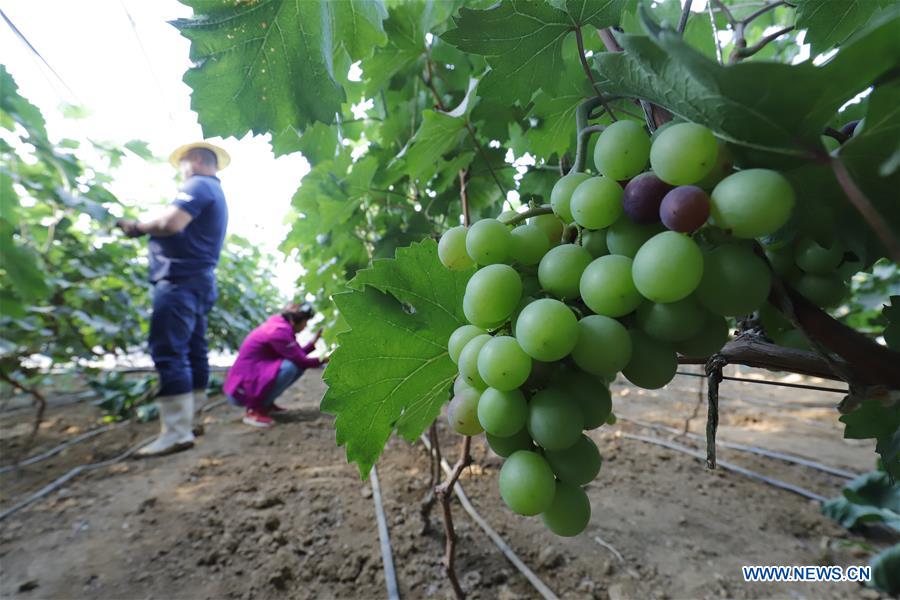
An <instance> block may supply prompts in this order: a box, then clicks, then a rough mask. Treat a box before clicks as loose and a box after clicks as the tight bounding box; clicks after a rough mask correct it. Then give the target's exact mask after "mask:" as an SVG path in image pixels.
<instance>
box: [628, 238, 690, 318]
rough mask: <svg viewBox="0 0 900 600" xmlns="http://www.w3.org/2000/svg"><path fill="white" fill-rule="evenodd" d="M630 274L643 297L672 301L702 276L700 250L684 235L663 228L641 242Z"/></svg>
mask: <svg viewBox="0 0 900 600" xmlns="http://www.w3.org/2000/svg"><path fill="white" fill-rule="evenodd" d="M631 275H632V277H633V278H634V286H635V287H636V288H637V290H638V292H640V293H641V295H642V296H643V297H644V298H646V299H647V300H652V301H653V302H675V301H676V300H681V299H682V298H686V297H687V296H689V295H690V293H691V292H693V291H694V290H695V289H697V285H698V284H699V283H700V278H701V277H702V276H703V254H702V253H701V252H700V248H699V247H698V246H697V243H696V242H695V241H694V240H692V239H691V238H689V237H688V236H686V235H683V234H681V233H675V232H674V231H664V232H662V233H658V234H656V235H655V236H653V237H652V238H650V239H649V240H647V242H646V243H644V245H643V246H641V249H640V250H638V253H637V254H636V255H635V257H634V265H633V266H632V268H631Z"/></svg>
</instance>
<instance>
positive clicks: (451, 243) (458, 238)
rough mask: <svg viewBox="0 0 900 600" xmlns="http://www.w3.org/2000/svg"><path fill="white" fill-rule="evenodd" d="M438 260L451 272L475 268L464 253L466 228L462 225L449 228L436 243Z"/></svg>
mask: <svg viewBox="0 0 900 600" xmlns="http://www.w3.org/2000/svg"><path fill="white" fill-rule="evenodd" d="M438 258H439V259H440V260H441V264H442V265H444V266H445V267H447V268H448V269H450V270H451V271H464V270H465V269H468V268H471V267H474V266H475V263H474V262H472V259H471V258H470V257H469V255H468V254H467V253H466V228H465V227H463V226H462V225H459V226H457V227H451V228H450V229H448V230H447V231H445V232H444V235H442V236H441V241H440V242H438Z"/></svg>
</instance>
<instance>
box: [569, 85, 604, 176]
mask: <svg viewBox="0 0 900 600" xmlns="http://www.w3.org/2000/svg"><path fill="white" fill-rule="evenodd" d="M601 102H602V101H601V99H600V98H599V97H594V98H588V99H587V100H585V101H584V102H582V103H581V104H579V105H578V108H576V109H575V129H576V135H577V136H578V139H577V140H576V147H575V162H574V163H573V164H572V168H571V169H570V170H569V173H581V172H582V171H584V163H585V162H586V161H587V141H588V138H590V135H591V133H594V132H596V131H598V129H597V128H598V127H601V129H600V131H602V126H600V125H588V115H590V114H591V111H592V110H593V109H595V108H596V107H597V106H599V105H600V104H601ZM567 174H568V173H567Z"/></svg>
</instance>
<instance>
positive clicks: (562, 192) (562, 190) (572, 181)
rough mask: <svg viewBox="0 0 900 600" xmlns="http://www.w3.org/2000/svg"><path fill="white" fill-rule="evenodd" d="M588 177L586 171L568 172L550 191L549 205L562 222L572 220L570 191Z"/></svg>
mask: <svg viewBox="0 0 900 600" xmlns="http://www.w3.org/2000/svg"><path fill="white" fill-rule="evenodd" d="M589 177H590V175H588V174H587V173H569V174H568V175H565V176H563V177H560V178H559V180H558V181H557V182H556V184H555V185H554V186H553V189H552V190H551V191H550V206H552V207H553V212H554V213H556V215H557V216H558V217H559V218H560V219H562V220H563V222H565V223H571V222H572V208H571V206H570V205H569V203H570V202H571V201H572V192H574V191H575V188H577V187H578V185H579V184H580V183H581V182H582V181H584V180H585V179H587V178H589ZM560 235H562V231H560ZM557 241H558V240H557ZM551 242H552V241H551Z"/></svg>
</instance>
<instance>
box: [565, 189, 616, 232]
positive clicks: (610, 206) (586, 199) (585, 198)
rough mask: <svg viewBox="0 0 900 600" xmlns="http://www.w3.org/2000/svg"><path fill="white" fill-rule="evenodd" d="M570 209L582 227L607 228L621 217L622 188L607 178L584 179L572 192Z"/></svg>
mask: <svg viewBox="0 0 900 600" xmlns="http://www.w3.org/2000/svg"><path fill="white" fill-rule="evenodd" d="M570 209H571V212H572V218H573V219H574V220H575V222H576V223H578V224H579V225H581V226H582V227H587V228H588V229H603V228H604V227H609V226H610V225H612V224H613V223H615V222H616V219H618V218H619V217H621V216H622V186H620V185H619V184H618V183H616V181H615V180H613V179H610V178H609V177H602V176H601V177H591V178H590V179H585V180H584V181H583V182H581V184H579V186H578V187H577V188H575V191H574V192H572V201H571V205H570Z"/></svg>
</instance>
